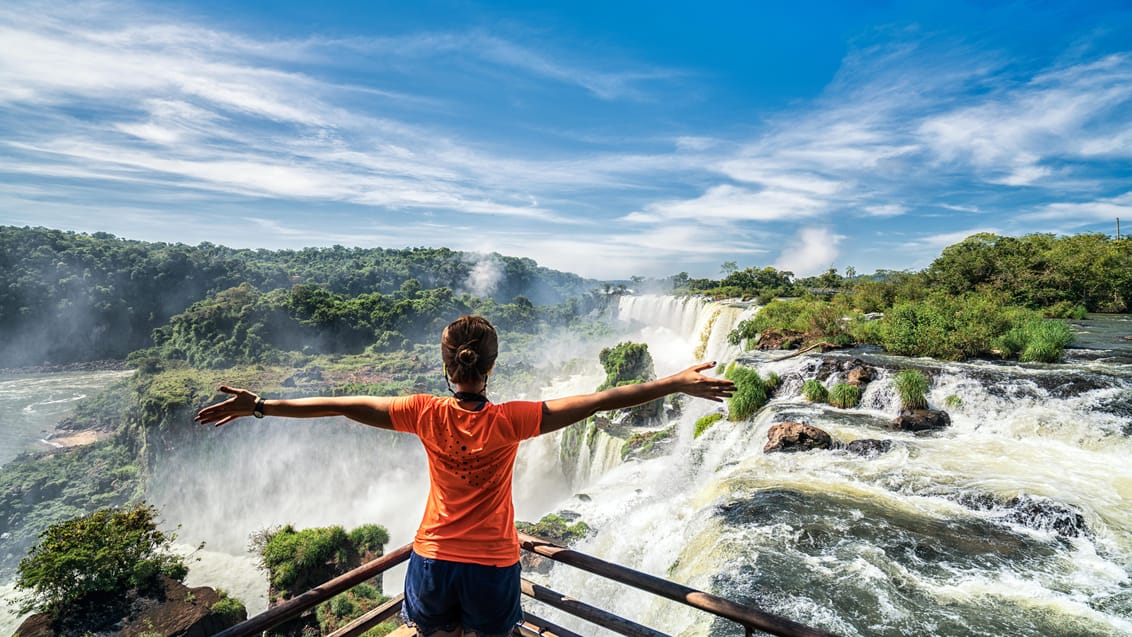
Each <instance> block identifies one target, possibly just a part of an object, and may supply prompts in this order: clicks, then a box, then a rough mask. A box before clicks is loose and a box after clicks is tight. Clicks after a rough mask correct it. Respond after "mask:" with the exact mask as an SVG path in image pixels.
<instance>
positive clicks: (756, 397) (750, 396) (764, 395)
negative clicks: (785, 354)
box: [724, 363, 782, 422]
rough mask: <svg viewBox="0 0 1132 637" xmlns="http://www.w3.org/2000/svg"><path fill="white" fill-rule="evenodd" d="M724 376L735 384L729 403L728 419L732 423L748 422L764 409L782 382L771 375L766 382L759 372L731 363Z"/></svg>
mask: <svg viewBox="0 0 1132 637" xmlns="http://www.w3.org/2000/svg"><path fill="white" fill-rule="evenodd" d="M724 376H725V377H726V378H727V379H728V380H731V381H733V382H734V383H735V391H734V393H732V394H731V399H730V401H729V413H728V415H727V419H728V420H730V421H732V422H737V421H740V420H746V419H748V418H750V417H751V416H752V415H754V413H755V412H756V411H758V410H760V409H762V408H763V406H764V405H766V404H767V402H768V401H769V400H770V395H771V394H772V393H773V392H774V390H775V388H777V387H778V385H779V384H780V383H781V382H782V379H781V378H779V377H778V375H777V374H773V373H772V374H770V375H769V376H768V377H767V379H766V380H763V378H762V377H761V376H759V372H758V371H757V370H754V369H751V368H749V367H744V366H742V365H740V364H738V363H731V365H729V366H728V367H727V372H726V373H724Z"/></svg>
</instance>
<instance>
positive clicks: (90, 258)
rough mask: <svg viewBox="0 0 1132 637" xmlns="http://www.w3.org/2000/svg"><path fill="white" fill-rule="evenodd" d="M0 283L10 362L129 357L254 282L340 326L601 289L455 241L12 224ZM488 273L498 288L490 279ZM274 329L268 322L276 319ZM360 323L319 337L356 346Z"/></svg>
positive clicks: (1, 233)
mask: <svg viewBox="0 0 1132 637" xmlns="http://www.w3.org/2000/svg"><path fill="white" fill-rule="evenodd" d="M0 280H3V281H4V282H5V285H4V286H0V332H2V333H4V334H5V336H6V338H5V339H4V340H3V341H2V342H0V368H2V367H16V366H24V365H39V364H44V363H66V362H72V361H87V360H98V359H111V358H113V359H122V358H125V356H126V355H127V354H128V353H130V352H132V351H134V350H137V349H141V348H145V347H149V346H150V345H151V344H152V342H151V340H150V337H151V333H152V332H153V330H154V329H156V328H158V327H161V326H162V325H164V324H165V323H166V321H168V320H169V318H170V317H172V316H174V315H176V314H178V313H181V312H183V311H185V310H186V309H187V308H188V307H189V306H190V305H192V304H193V303H195V302H197V301H201V300H203V299H206V298H208V297H211V296H213V295H216V294H218V293H220V292H222V291H223V290H228V289H231V288H235V287H237V286H241V285H244V284H246V285H248V286H250V287H251V288H254V289H256V290H262V291H264V292H265V293H270V292H271V291H273V290H282V291H283V293H285V292H286V291H287V290H290V289H291V288H292V287H294V286H296V285H298V286H303V288H304V291H302V292H299V293H296V295H295V296H294V298H291V299H289V300H288V302H289V304H290V305H291V306H293V309H294V311H295V312H296V317H297V318H298V320H305V321H308V322H309V324H310V325H312V326H317V327H319V328H322V329H328V328H333V327H334V325H335V324H336V323H335V321H339V323H337V324H338V325H341V323H340V321H342V320H347V319H349V318H351V317H352V316H353V315H352V314H351V311H359V310H360V309H364V308H370V309H372V306H376V305H380V306H382V308H383V312H384V313H386V314H404V313H406V310H404V309H392V308H390V307H389V306H392V305H395V304H396V303H397V302H401V301H405V300H406V299H407V300H408V302H409V303H412V302H414V301H416V302H418V304H424V303H428V302H429V300H428V299H418V298H417V294H416V292H418V291H429V290H437V289H448V290H449V292H448V293H447V294H448V295H449V296H452V297H459V296H461V295H463V294H469V295H477V296H483V297H485V299H484V303H485V304H488V305H492V306H494V305H516V306H519V307H507V308H495V307H491V308H490V309H491V310H493V311H494V315H495V318H496V319H497V320H500V321H501V322H504V323H506V322H507V321H508V320H523V314H524V313H527V312H529V311H530V309H531V308H530V307H526V306H527V305H529V306H531V307H540V306H544V305H555V304H563V303H567V302H568V301H569V299H571V298H575V297H582V296H584V295H586V294H588V293H589V292H590V291H591V290H593V289H594V288H595V287H596V283H595V282H593V281H588V280H586V279H582V278H581V277H578V276H576V275H573V274H568V273H563V272H557V271H554V270H550V269H547V268H543V267H540V266H539V265H538V264H537V263H535V262H534V261H532V260H530V259H523V258H516V257H505V256H501V255H498V254H488V255H481V254H471V253H464V252H456V251H452V250H448V249H447V248H412V249H404V250H390V249H382V248H366V249H363V248H345V247H343V246H334V247H331V248H304V249H302V250H236V249H232V248H226V247H224V246H218V245H213V244H210V243H202V244H200V245H197V246H188V245H184V244H179V243H178V244H169V243H150V242H142V241H131V240H126V239H119V238H117V237H114V236H113V235H110V234H107V233H103V232H98V233H94V234H79V233H74V232H65V231H61V230H49V229H46V228H27V227H24V228H17V227H13V226H0ZM483 281H486V282H489V283H491V284H492V285H490V286H484V285H480V282H483ZM487 287H490V289H483V288H487ZM435 294H437V295H443V294H444V293H441V292H437V293H435ZM371 295H377V296H376V297H372V298H370V297H371ZM324 297H332V298H333V299H334V300H336V301H343V300H345V299H351V298H354V297H361V298H362V300H361V301H357V302H355V303H356V304H357V305H359V306H361V308H353V309H351V308H347V307H345V305H349V303H345V305H343V304H342V303H335V304H331V303H328V302H326V299H324ZM520 297H521V299H520ZM279 302H280V303H282V302H283V299H279ZM436 302H439V303H443V302H444V301H443V299H441V300H438V301H436ZM574 303H575V304H576V303H578V301H577V300H575V301H574ZM329 305H334V306H335V307H334V309H333V310H332V311H330V312H329V313H325V314H324V313H320V308H321V306H329ZM416 309H418V310H419V309H420V308H416ZM575 309H577V308H576V307H575ZM565 311H567V312H570V308H569V307H567V308H565ZM303 312H307V315H303ZM491 313H492V312H485V314H491ZM268 314H271V312H268ZM374 323H376V324H384V325H387V324H388V323H382V321H374ZM253 325H254V323H249V324H247V325H246V326H245V328H246V329H248V330H251V329H252V328H253ZM272 326H274V324H272V323H271V322H270V320H269V321H268V325H267V327H272ZM357 329H362V328H357ZM357 329H355V328H352V327H351V328H350V329H346V330H344V333H342V334H332V335H324V336H321V337H320V338H325V339H328V340H331V341H339V340H344V341H345V342H351V341H350V339H351V338H355V337H356V331H357ZM253 331H254V330H253ZM394 331H396V330H394ZM380 335H381V333H378V334H377V336H380ZM394 338H396V336H395V335H391V336H390V342H391V344H392V346H396V345H397V344H398V343H392V339H394ZM366 344H367V345H368V344H369V343H368V342H367V343H366ZM342 346H345V343H340V344H339V347H342Z"/></svg>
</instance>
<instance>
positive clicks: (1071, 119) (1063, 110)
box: [918, 55, 1132, 186]
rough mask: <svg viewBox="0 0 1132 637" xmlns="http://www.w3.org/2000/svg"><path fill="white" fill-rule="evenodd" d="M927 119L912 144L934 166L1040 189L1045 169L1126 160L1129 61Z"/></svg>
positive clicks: (1092, 67)
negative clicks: (924, 150)
mask: <svg viewBox="0 0 1132 637" xmlns="http://www.w3.org/2000/svg"><path fill="white" fill-rule="evenodd" d="M974 99H975V100H976V103H975V104H974V105H972V106H963V107H960V108H957V109H954V110H950V111H945V112H943V113H940V114H939V115H936V116H933V117H929V118H926V119H925V120H924V121H923V122H922V123H921V124H920V127H919V131H918V132H919V136H920V138H921V139H922V140H923V142H924V143H926V144H927V145H928V146H929V147H930V148H931V149H932V151H933V152H934V153H935V155H936V156H937V157H938V158H939V160H941V161H943V162H969V163H970V164H971V165H972V166H973V167H974V168H975V169H977V170H978V171H980V172H981V173H982V174H983V176H984V178H985V179H987V181H990V182H992V183H1001V184H1005V185H1013V186H1021V185H1036V184H1040V183H1041V182H1042V181H1043V180H1044V179H1045V178H1047V177H1050V176H1051V175H1054V174H1055V173H1054V171H1053V170H1052V169H1051V168H1050V167H1049V166H1047V165H1043V164H1044V163H1045V162H1051V161H1056V160H1059V159H1065V158H1083V159H1087V158H1090V157H1096V156H1104V155H1107V156H1114V157H1125V158H1127V157H1132V145H1130V144H1129V142H1130V140H1132V137H1130V136H1129V133H1128V120H1127V111H1128V107H1129V105H1130V104H1132V57H1130V56H1128V55H1111V56H1108V57H1106V58H1104V59H1102V60H1098V61H1094V62H1087V63H1081V64H1077V65H1073V66H1068V67H1066V68H1063V69H1059V70H1056V71H1053V72H1049V73H1045V74H1040V75H1037V76H1035V77H1034V78H1033V79H1032V80H1031V81H1030V82H1028V83H1026V84H1024V85H1022V86H1017V87H1015V86H1009V85H1008V86H1006V87H1005V88H1001V89H999V90H997V91H995V92H993V93H991V94H990V95H989V96H986V97H976V98H974Z"/></svg>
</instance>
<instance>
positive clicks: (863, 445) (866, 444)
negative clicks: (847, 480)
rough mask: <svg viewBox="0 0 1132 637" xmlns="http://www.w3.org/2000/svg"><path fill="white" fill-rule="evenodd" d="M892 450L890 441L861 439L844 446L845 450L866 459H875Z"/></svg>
mask: <svg viewBox="0 0 1132 637" xmlns="http://www.w3.org/2000/svg"><path fill="white" fill-rule="evenodd" d="M891 449H892V441H891V440H878V439H876V438H861V439H860V440H854V441H853V442H850V443H849V444H847V445H845V450H846V451H848V452H849V453H855V454H857V455H858V456H864V457H866V458H875V457H877V456H879V455H880V454H882V453H888V452H889V451H890V450H891Z"/></svg>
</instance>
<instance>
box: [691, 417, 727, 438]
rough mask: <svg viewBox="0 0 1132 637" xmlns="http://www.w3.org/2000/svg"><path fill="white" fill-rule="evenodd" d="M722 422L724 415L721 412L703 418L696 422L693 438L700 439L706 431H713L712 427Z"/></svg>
mask: <svg viewBox="0 0 1132 637" xmlns="http://www.w3.org/2000/svg"><path fill="white" fill-rule="evenodd" d="M720 420H723V414H721V413H719V412H716V413H714V414H708V415H706V416H703V417H701V418H700V419H699V420H697V421H696V428H695V431H694V432H693V434H692V437H693V438H699V437H700V436H702V435H703V434H704V432H705V431H707V430H708V429H711V426H712V425H714V424H715V423H717V422H719V421H720Z"/></svg>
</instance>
